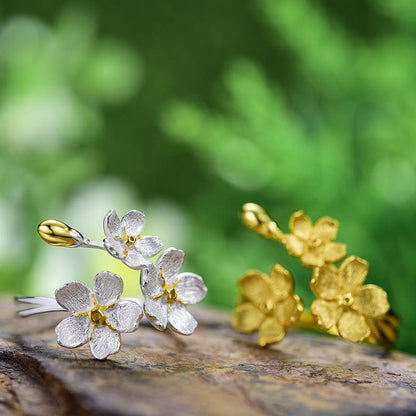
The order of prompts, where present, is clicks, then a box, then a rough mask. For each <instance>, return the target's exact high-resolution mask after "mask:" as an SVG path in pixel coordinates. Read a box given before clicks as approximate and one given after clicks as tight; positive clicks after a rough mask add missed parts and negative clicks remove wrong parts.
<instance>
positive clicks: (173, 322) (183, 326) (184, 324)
mask: <svg viewBox="0 0 416 416" xmlns="http://www.w3.org/2000/svg"><path fill="white" fill-rule="evenodd" d="M168 320H169V327H170V328H171V329H172V330H173V331H175V332H177V333H178V334H182V335H191V334H192V333H193V332H194V331H195V328H196V327H197V326H198V322H197V321H196V320H195V318H194V317H193V316H192V315H191V314H190V313H189V312H188V310H187V309H186V308H185V306H183V305H181V304H180V303H179V302H175V303H173V304H172V305H171V307H170V314H169V318H168Z"/></svg>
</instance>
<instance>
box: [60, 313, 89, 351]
mask: <svg viewBox="0 0 416 416" xmlns="http://www.w3.org/2000/svg"><path fill="white" fill-rule="evenodd" d="M91 330H92V325H91V321H90V319H89V318H88V316H74V315H72V316H69V317H68V318H65V319H64V320H63V321H61V322H60V323H59V324H58V325H57V326H56V328H55V332H56V341H57V342H58V344H59V345H61V346H62V347H65V348H75V347H79V346H80V345H82V344H85V343H86V342H87V341H88V339H89V337H90V334H91Z"/></svg>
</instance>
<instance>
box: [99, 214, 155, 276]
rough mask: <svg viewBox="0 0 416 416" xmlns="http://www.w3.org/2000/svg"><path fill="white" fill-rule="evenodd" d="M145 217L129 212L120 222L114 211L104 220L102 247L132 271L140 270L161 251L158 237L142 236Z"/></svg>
mask: <svg viewBox="0 0 416 416" xmlns="http://www.w3.org/2000/svg"><path fill="white" fill-rule="evenodd" d="M144 223H145V215H144V214H143V212H140V211H135V210H133V211H129V212H128V213H127V214H126V215H125V216H124V217H123V219H122V220H121V221H120V219H119V218H118V215H117V213H116V211H114V210H111V211H110V212H109V213H108V214H107V215H106V216H105V218H104V233H105V235H106V237H107V238H106V239H105V240H104V247H105V248H106V250H107V251H108V252H109V253H110V254H111V255H112V256H114V257H116V258H118V259H120V260H122V261H123V262H124V263H125V264H126V265H127V266H129V267H130V268H132V269H136V270H137V269H141V268H143V267H144V266H146V265H147V264H149V262H148V261H147V259H148V258H150V257H153V256H155V255H156V254H157V253H159V252H160V250H162V247H163V243H162V241H161V240H160V238H159V237H149V236H142V235H140V233H141V232H142V231H143V228H144Z"/></svg>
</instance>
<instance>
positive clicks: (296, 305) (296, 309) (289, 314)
mask: <svg viewBox="0 0 416 416" xmlns="http://www.w3.org/2000/svg"><path fill="white" fill-rule="evenodd" d="M302 312H303V303H302V301H301V300H300V298H299V296H297V295H293V296H289V297H288V298H287V299H285V300H284V301H283V302H279V303H278V304H277V306H276V317H277V319H278V320H279V322H280V323H281V324H282V325H283V326H285V327H288V326H291V325H293V324H295V323H296V322H297V321H298V319H299V317H300V315H302Z"/></svg>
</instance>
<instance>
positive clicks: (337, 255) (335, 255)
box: [324, 243, 347, 263]
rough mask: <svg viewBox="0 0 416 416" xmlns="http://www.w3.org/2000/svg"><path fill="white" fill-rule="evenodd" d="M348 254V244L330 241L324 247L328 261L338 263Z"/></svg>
mask: <svg viewBox="0 0 416 416" xmlns="http://www.w3.org/2000/svg"><path fill="white" fill-rule="evenodd" d="M346 254H347V246H346V245H345V244H341V243H328V244H326V245H325V249H324V259H325V261H326V262H327V263H337V262H338V261H340V260H342V259H343V258H344V257H345V256H346Z"/></svg>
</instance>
